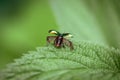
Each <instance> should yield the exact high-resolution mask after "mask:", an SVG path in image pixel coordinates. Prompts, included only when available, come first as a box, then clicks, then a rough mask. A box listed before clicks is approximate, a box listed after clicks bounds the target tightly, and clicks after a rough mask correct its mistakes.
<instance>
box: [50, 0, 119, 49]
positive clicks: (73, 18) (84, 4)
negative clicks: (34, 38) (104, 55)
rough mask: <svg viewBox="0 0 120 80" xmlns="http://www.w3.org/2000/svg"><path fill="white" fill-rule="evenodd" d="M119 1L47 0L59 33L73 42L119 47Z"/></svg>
mask: <svg viewBox="0 0 120 80" xmlns="http://www.w3.org/2000/svg"><path fill="white" fill-rule="evenodd" d="M119 3H120V1H118V0H69V1H67V0H50V4H51V7H52V10H53V12H54V14H55V17H56V21H57V23H58V25H59V27H60V30H61V31H65V32H68V31H69V32H71V33H73V34H74V36H75V38H74V40H76V41H78V40H87V41H91V42H97V43H100V44H105V45H110V46H113V47H115V48H120V37H119V35H120V15H119V14H120V10H119V9H120V6H119Z"/></svg>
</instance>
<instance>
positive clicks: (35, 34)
mask: <svg viewBox="0 0 120 80" xmlns="http://www.w3.org/2000/svg"><path fill="white" fill-rule="evenodd" d="M49 29H57V25H56V23H55V20H54V16H53V14H52V12H51V8H50V7H49V5H48V1H47V0H0V68H3V67H5V64H7V63H9V62H12V61H13V59H14V58H17V57H20V56H21V55H22V54H23V53H26V52H28V51H30V50H35V48H36V47H38V46H45V42H46V36H47V35H48V30H49Z"/></svg>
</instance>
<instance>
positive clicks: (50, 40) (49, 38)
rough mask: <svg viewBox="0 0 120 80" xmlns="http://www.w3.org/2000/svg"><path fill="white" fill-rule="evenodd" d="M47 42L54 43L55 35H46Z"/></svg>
mask: <svg viewBox="0 0 120 80" xmlns="http://www.w3.org/2000/svg"><path fill="white" fill-rule="evenodd" d="M46 39H47V43H54V40H55V39H56V36H47V38H46Z"/></svg>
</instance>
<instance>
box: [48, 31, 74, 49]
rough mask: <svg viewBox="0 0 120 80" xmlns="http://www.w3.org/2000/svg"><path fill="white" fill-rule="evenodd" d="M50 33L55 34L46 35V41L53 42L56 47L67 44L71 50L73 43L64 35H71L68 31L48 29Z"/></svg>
mask: <svg viewBox="0 0 120 80" xmlns="http://www.w3.org/2000/svg"><path fill="white" fill-rule="evenodd" d="M48 32H49V33H50V34H55V35H56V36H47V38H46V40H47V43H48V44H49V43H53V45H54V46H55V47H56V48H61V47H65V46H68V47H70V49H71V50H73V49H74V48H73V44H72V42H71V41H69V40H68V39H67V38H66V37H72V35H71V34H70V33H60V32H58V31H56V30H49V31H48Z"/></svg>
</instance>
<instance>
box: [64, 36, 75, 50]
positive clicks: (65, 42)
mask: <svg viewBox="0 0 120 80" xmlns="http://www.w3.org/2000/svg"><path fill="white" fill-rule="evenodd" d="M63 44H64V45H66V46H68V47H70V49H71V50H72V49H74V48H73V44H72V42H71V41H69V40H67V39H65V38H63Z"/></svg>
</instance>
